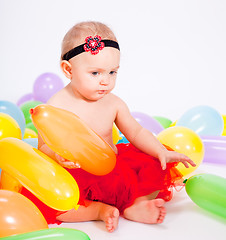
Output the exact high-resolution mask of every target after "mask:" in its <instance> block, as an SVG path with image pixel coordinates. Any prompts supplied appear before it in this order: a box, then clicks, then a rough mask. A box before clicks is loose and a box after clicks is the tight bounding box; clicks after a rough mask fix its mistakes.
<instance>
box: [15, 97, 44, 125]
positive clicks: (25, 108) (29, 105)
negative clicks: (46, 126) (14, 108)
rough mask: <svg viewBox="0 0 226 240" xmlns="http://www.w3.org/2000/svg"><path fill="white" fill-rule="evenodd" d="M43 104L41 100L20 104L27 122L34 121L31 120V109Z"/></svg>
mask: <svg viewBox="0 0 226 240" xmlns="http://www.w3.org/2000/svg"><path fill="white" fill-rule="evenodd" d="M39 104H42V102H40V101H27V102H25V103H24V104H22V105H21V106H20V109H21V110H22V112H23V114H24V118H25V122H26V124H28V123H30V122H32V121H31V114H30V109H31V108H34V107H36V106H37V105H39Z"/></svg>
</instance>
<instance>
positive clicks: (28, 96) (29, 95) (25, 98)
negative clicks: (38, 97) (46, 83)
mask: <svg viewBox="0 0 226 240" xmlns="http://www.w3.org/2000/svg"><path fill="white" fill-rule="evenodd" d="M34 100H35V99H34V94H33V93H27V94H26V95H24V96H22V97H21V98H20V99H19V100H18V101H17V106H20V105H22V104H24V103H25V102H28V101H34Z"/></svg>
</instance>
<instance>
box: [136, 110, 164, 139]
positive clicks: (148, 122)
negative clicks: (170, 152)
mask: <svg viewBox="0 0 226 240" xmlns="http://www.w3.org/2000/svg"><path fill="white" fill-rule="evenodd" d="M131 115H132V116H133V117H134V118H135V119H136V120H137V122H138V123H139V124H140V125H141V126H142V127H143V128H146V129H148V130H149V131H150V132H152V133H153V134H155V135H157V134H158V133H160V132H161V131H162V130H163V129H164V128H163V126H162V125H161V124H160V123H159V122H158V121H157V120H155V119H154V118H152V117H150V116H148V115H147V114H145V113H141V112H132V113H131Z"/></svg>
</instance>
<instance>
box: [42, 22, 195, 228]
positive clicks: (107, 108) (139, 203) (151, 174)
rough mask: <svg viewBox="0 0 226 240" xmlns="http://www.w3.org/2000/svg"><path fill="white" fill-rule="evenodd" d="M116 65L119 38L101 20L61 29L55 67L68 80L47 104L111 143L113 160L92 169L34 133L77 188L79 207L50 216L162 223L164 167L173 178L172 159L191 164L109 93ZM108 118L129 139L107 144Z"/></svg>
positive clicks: (168, 181) (167, 181) (169, 181)
mask: <svg viewBox="0 0 226 240" xmlns="http://www.w3.org/2000/svg"><path fill="white" fill-rule="evenodd" d="M119 66H120V48H119V44H118V42H117V39H116V37H115V35H114V34H113V32H112V31H111V29H109V27H107V26H106V25H104V24H102V23H99V22H81V23H79V24H76V25H75V26H74V27H72V28H71V29H70V30H69V31H68V33H67V34H66V35H65V37H64V39H63V43H62V56H61V68H62V71H63V73H64V75H65V76H66V77H67V78H68V79H70V83H69V84H68V85H67V86H66V87H65V88H63V89H62V90H61V91H59V92H58V93H56V94H55V95H54V96H53V97H52V98H51V99H50V100H49V101H48V104H50V105H53V106H55V107H58V108H62V109H65V110H68V111H71V112H73V113H75V114H76V115H78V116H79V117H80V118H81V119H82V120H83V121H84V122H85V123H86V124H88V125H89V127H90V128H91V129H93V130H94V131H95V132H96V133H98V135H100V136H101V137H102V138H103V139H104V140H105V141H106V142H107V143H108V144H109V145H110V146H111V147H112V149H113V150H114V151H115V154H116V156H117V163H116V166H115V169H114V170H113V171H112V172H111V173H109V174H107V175H105V176H95V175H92V174H90V173H87V172H85V171H84V170H82V169H81V168H79V166H78V165H77V164H76V163H73V162H70V161H68V160H67V159H63V158H62V157H60V156H59V155H57V154H56V153H54V152H53V151H52V150H51V149H50V148H49V147H48V146H47V145H46V144H45V143H44V141H43V140H42V139H41V137H40V136H39V144H38V148H39V150H41V151H42V152H44V153H45V154H47V155H49V156H50V157H51V158H53V159H54V160H56V161H57V162H58V163H59V164H61V165H62V166H63V167H66V168H67V170H68V171H69V172H70V173H71V174H72V176H73V177H74V178H75V180H76V181H77V183H78V186H79V189H80V195H81V198H80V204H81V205H80V207H79V209H78V210H74V209H72V210H69V211H67V212H63V213H62V212H61V213H59V212H58V213H57V214H56V215H55V218H56V220H59V221H62V222H80V221H90V220H102V221H104V222H105V225H106V229H107V231H109V232H113V231H114V230H115V229H116V228H117V225H118V218H119V215H120V214H121V215H122V216H124V217H125V218H127V219H129V220H132V221H137V222H142V223H148V224H153V223H162V222H163V220H164V218H165V215H166V210H165V207H164V203H165V200H167V198H168V200H169V195H170V192H169V191H168V189H169V187H170V186H172V185H173V181H174V180H175V179H173V178H172V176H171V174H170V173H171V172H172V170H174V172H176V173H177V176H178V178H181V177H182V176H181V175H180V173H179V172H178V171H176V169H175V163H177V162H182V163H183V164H184V165H185V167H189V164H190V165H191V166H195V164H194V163H193V161H192V160H191V159H189V158H188V157H187V156H185V155H183V154H180V153H177V152H174V151H169V150H167V147H165V146H163V145H162V144H161V143H160V142H159V141H158V140H157V139H156V137H155V136H153V134H152V133H151V132H149V131H148V130H146V129H144V128H143V127H142V126H141V125H139V124H138V123H137V121H136V120H135V119H134V118H133V117H132V116H131V114H130V111H129V109H128V107H127V105H126V104H125V102H124V101H122V99H120V98H119V97H117V96H116V95H114V94H112V93H111V91H112V90H113V89H114V87H115V82H116V77H117V72H118V70H119ZM113 123H115V124H116V125H117V127H118V128H119V130H120V131H121V132H122V133H123V135H124V136H125V137H126V138H127V139H128V141H129V142H130V143H129V144H118V145H116V146H115V145H114V144H113V140H112V127H113ZM65 140H66V139H65ZM164 199H165V200H164ZM45 217H46V216H45ZM46 218H47V219H48V216H47V217H46Z"/></svg>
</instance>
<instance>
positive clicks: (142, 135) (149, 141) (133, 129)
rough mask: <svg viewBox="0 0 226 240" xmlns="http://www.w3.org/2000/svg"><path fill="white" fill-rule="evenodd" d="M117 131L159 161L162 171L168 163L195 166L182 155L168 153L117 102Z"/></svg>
mask: <svg viewBox="0 0 226 240" xmlns="http://www.w3.org/2000/svg"><path fill="white" fill-rule="evenodd" d="M115 123H116V125H117V126H118V128H119V130H120V131H121V132H122V133H123V134H124V136H125V137H126V138H127V139H128V141H129V142H131V143H132V144H133V145H134V146H135V147H136V148H138V149H140V150H141V151H143V152H145V153H147V154H149V155H151V156H153V157H156V158H158V159H159V161H160V163H161V166H162V169H163V170H164V169H166V163H168V162H182V163H183V164H184V165H185V167H189V165H188V163H189V164H191V166H195V163H194V162H193V161H192V160H191V159H190V158H188V157H187V156H185V155H184V154H181V153H177V152H173V151H168V150H167V149H166V148H165V147H164V146H163V145H162V144H161V143H160V142H159V141H158V139H157V138H156V137H155V136H154V135H153V134H152V133H151V132H150V131H148V130H147V129H145V128H143V127H142V126H141V125H140V124H139V123H138V122H137V121H136V120H135V119H134V118H133V116H132V115H131V113H130V111H129V109H128V107H127V105H126V104H125V103H124V102H123V101H122V100H119V103H118V111H117V115H116V120H115Z"/></svg>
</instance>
